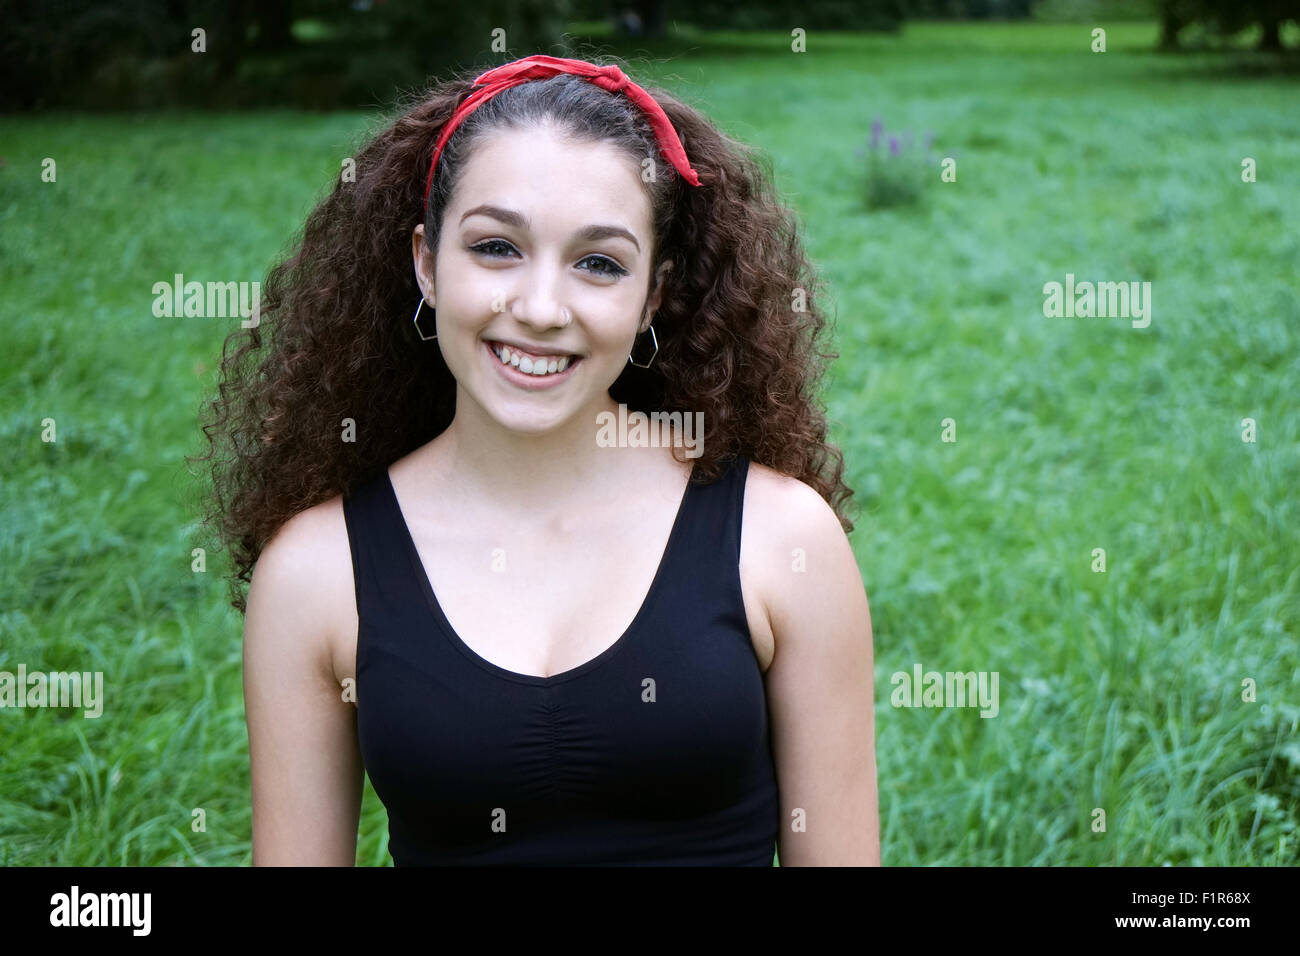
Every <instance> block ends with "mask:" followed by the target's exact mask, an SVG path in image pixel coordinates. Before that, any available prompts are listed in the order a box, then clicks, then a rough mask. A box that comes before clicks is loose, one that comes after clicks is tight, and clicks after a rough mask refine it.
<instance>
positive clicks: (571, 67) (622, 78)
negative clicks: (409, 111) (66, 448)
mask: <svg viewBox="0 0 1300 956" xmlns="http://www.w3.org/2000/svg"><path fill="white" fill-rule="evenodd" d="M559 73H572V74H574V75H576V76H580V77H582V78H583V79H585V80H588V81H589V82H591V83H594V84H596V85H597V86H599V87H600V88H601V89H605V90H609V91H610V92H611V93H620V92H621V93H624V94H626V96H627V98H628V99H630V100H631V101H632V102H633V103H635V104H636V105H637V106H639V107H640V108H641V111H642V112H644V113H645V114H646V118H647V119H648V120H649V121H650V128H651V129H653V130H654V134H655V138H656V139H657V140H658V141H659V149H660V151H661V152H662V153H663V155H664V159H666V160H668V162H670V163H671V164H672V165H673V167H674V168H675V169H676V170H677V171H678V172H679V173H681V174H682V178H683V179H685V180H686V181H687V182H688V183H690V184H691V185H692V186H699V185H701V183H700V177H699V176H698V175H696V173H695V170H694V169H692V168H691V163H690V160H688V159H687V158H686V150H685V149H683V148H682V143H681V140H679V139H678V138H677V131H676V130H674V129H673V124H672V122H671V121H670V120H669V119H668V116H667V114H665V113H664V111H663V109H662V107H660V106H659V104H658V103H656V102H655V99H654V97H653V96H651V95H650V94H649V93H647V92H646V91H645V90H643V89H641V87H639V86H637V85H636V84H635V83H633V82H632V81H631V80H630V79H628V77H627V74H626V73H624V72H623V71H622V70H620V69H619V68H618V67H617V66H613V65H610V66H596V65H595V64H594V63H588V62H587V61H586V60H567V59H564V58H562V57H555V56H546V55H545V54H541V53H539V54H537V55H535V56H526V57H524V58H523V59H521V60H514V61H512V62H510V63H506V64H504V65H502V66H498V67H495V68H493V69H491V70H488V71H487V72H486V73H481V74H479V75H478V76H477V77H475V79H474V85H475V86H478V87H481V88H480V89H476V90H474V91H473V92H471V93H470V94H469V96H467V97H465V100H464V102H462V103H461V104H460V105H459V106H458V107H456V111H455V112H454V113H452V114H451V119H449V120H447V123H446V125H444V126H443V128H442V134H441V135H440V136H439V137H438V144H437V145H436V146H435V147H434V149H433V161H432V162H431V163H429V178H428V180H426V182H425V184H424V202H425V205H428V203H429V189H430V187H432V186H433V171H434V169H436V168H437V166H438V157H439V156H441V155H442V148H443V147H444V146H445V145H447V140H448V139H450V138H451V134H452V133H454V132H455V131H456V127H458V126H459V125H460V124H461V121H462V120H463V119H464V118H465V117H466V116H468V115H469V114H470V113H472V112H473V111H474V110H475V109H476V108H477V107H478V106H479V105H481V104H482V103H485V102H487V101H488V100H490V99H492V97H494V96H496V95H497V94H498V93H500V92H502V91H504V90H508V89H510V87H512V86H518V85H519V84H521V83H527V82H528V81H529V80H544V79H546V78H547V77H550V76H555V75H557V74H559ZM483 84H487V85H483Z"/></svg>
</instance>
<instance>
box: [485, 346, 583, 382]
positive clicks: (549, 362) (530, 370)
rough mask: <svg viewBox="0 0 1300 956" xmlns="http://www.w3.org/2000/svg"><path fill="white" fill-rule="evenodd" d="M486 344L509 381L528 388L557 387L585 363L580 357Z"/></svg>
mask: <svg viewBox="0 0 1300 956" xmlns="http://www.w3.org/2000/svg"><path fill="white" fill-rule="evenodd" d="M485 344H486V345H487V349H488V351H489V352H491V353H492V357H493V359H494V360H495V363H496V365H497V367H498V368H499V369H500V370H501V372H502V374H503V375H504V376H505V378H506V379H507V381H510V382H512V383H514V384H516V385H522V386H524V387H525V388H543V387H546V386H549V385H552V384H558V383H559V382H560V381H563V380H564V379H567V378H568V377H569V376H570V375H571V374H572V373H573V369H574V367H575V366H576V365H578V364H579V363H580V362H581V361H582V358H581V356H578V355H534V354H531V353H528V352H524V351H521V350H520V349H518V348H514V347H513V346H509V345H506V344H504V343H502V342H486V343H485Z"/></svg>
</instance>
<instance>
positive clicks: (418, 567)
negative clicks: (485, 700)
mask: <svg viewBox="0 0 1300 956" xmlns="http://www.w3.org/2000/svg"><path fill="white" fill-rule="evenodd" d="M383 479H384V486H385V487H386V488H387V489H388V499H389V502H390V503H391V505H392V507H393V511H394V513H395V515H396V517H397V523H398V524H399V525H400V526H401V529H402V539H403V542H404V548H405V550H406V555H407V558H408V559H409V560H410V562H411V567H412V570H413V571H414V573H415V576H416V578H417V579H418V580H419V582H420V590H421V592H422V593H423V594H424V600H425V605H426V606H427V609H428V610H429V611H430V612H431V613H432V615H433V618H434V621H435V622H436V623H437V625H438V630H440V631H441V632H442V634H443V636H444V637H445V638H446V639H447V641H448V643H450V644H451V646H452V647H454V648H455V649H456V650H457V651H459V652H460V653H461V654H462V655H463V656H464V657H465V658H467V659H468V660H469V661H470V662H471V663H473V664H475V665H477V666H478V667H480V668H481V669H483V670H485V671H487V672H488V673H490V674H493V675H495V676H497V677H500V678H503V679H505V680H510V681H514V682H516V683H520V684H531V685H533V686H536V687H550V686H553V685H556V684H562V683H564V682H566V681H570V680H573V679H575V678H578V677H581V676H582V675H584V674H586V673H588V672H590V671H592V670H595V669H596V668H597V667H599V666H600V665H602V664H604V663H605V662H606V661H608V660H609V659H610V658H612V657H614V655H615V654H617V653H618V652H619V651H621V650H622V649H623V648H624V647H625V646H627V643H628V638H629V637H630V636H631V634H632V632H633V631H635V630H636V629H637V628H638V627H639V626H641V624H642V621H643V619H644V618H645V617H646V616H647V615H648V614H649V613H650V611H651V609H652V608H653V606H654V604H655V603H656V600H657V598H658V597H659V592H660V590H662V586H663V580H664V578H665V576H666V573H667V568H668V565H669V559H670V558H671V557H672V555H673V550H674V547H675V545H676V543H677V540H678V538H680V537H681V530H682V525H683V523H684V516H685V514H686V507H687V504H688V502H689V501H690V499H691V490H692V488H693V487H694V485H695V468H694V466H692V467H691V474H690V476H689V477H688V478H687V479H686V490H685V491H683V492H682V498H681V501H680V502H679V503H678V505H677V514H676V515H675V516H674V518H673V525H672V528H671V530H669V532H668V541H667V542H666V543H665V544H664V549H663V553H662V554H661V555H660V557H659V565H658V567H656V568H655V574H654V577H653V578H652V579H651V581H650V588H649V590H647V591H646V594H645V597H644V598H643V599H642V600H641V605H640V607H638V608H637V611H636V614H635V615H633V617H632V623H630V624H629V625H628V626H627V628H626V629H624V631H623V633H622V634H620V635H619V636H618V639H617V640H615V641H614V643H613V644H611V645H609V647H607V648H605V649H604V650H603V651H601V652H600V653H599V654H597V655H596V656H595V657H593V658H590V659H589V660H586V661H584V662H583V663H581V664H578V665H577V666H576V667H571V668H569V669H568V670H564V671H560V672H559V673H558V674H551V675H550V676H549V677H542V676H540V675H537V674H523V673H520V672H519V671H512V670H510V669H508V668H505V667H502V666H501V665H499V664H494V663H493V662H492V661H490V660H488V659H487V658H486V657H483V656H482V655H481V654H479V653H478V651H476V650H474V648H472V647H470V646H469V645H468V644H466V643H465V641H464V639H463V638H462V637H461V636H460V635H459V634H457V633H456V629H455V628H454V627H452V626H451V621H450V620H448V618H447V615H446V612H444V611H443V609H442V605H441V604H440V603H439V601H438V596H437V594H435V593H434V590H433V582H432V580H431V579H430V578H429V572H428V569H427V568H425V566H424V561H423V559H422V558H421V557H420V549H419V548H417V547H416V546H415V537H414V535H412V534H411V527H410V525H408V524H407V523H406V515H405V514H404V513H403V512H402V503H401V501H399V500H398V497H397V489H396V488H395V487H394V486H393V479H392V476H391V475H390V474H389V472H388V469H387V468H385V469H384V471H383Z"/></svg>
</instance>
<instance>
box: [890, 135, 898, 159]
mask: <svg viewBox="0 0 1300 956" xmlns="http://www.w3.org/2000/svg"><path fill="white" fill-rule="evenodd" d="M889 155H890V156H897V155H898V137H897V136H891V137H889Z"/></svg>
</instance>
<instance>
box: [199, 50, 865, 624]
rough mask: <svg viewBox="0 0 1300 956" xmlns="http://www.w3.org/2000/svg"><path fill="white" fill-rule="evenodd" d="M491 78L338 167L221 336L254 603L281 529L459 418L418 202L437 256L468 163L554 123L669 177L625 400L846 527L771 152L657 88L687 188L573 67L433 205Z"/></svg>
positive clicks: (703, 466)
mask: <svg viewBox="0 0 1300 956" xmlns="http://www.w3.org/2000/svg"><path fill="white" fill-rule="evenodd" d="M478 72H479V71H477V70H474V71H470V70H465V71H462V72H460V73H459V74H457V75H456V76H455V77H454V78H453V79H450V80H447V81H445V82H442V83H439V84H437V85H434V86H432V87H431V88H429V89H428V90H425V91H423V92H421V93H419V94H417V95H415V96H414V97H409V98H408V99H407V100H406V101H404V102H403V103H402V104H401V106H400V107H399V112H400V115H398V116H397V118H396V119H395V120H393V121H392V122H391V123H390V124H389V125H387V126H386V127H385V128H384V129H382V130H381V131H380V132H379V133H377V134H376V135H374V136H372V137H371V138H370V139H369V141H368V142H367V143H366V144H365V145H364V147H363V148H362V149H361V150H360V151H359V153H358V155H357V156H356V157H355V181H345V180H344V178H343V177H342V176H341V177H340V180H339V181H338V182H336V183H335V185H334V189H333V191H332V192H331V193H330V194H329V195H328V196H327V197H326V198H325V199H323V200H322V201H321V202H320V203H319V204H318V205H317V206H316V208H315V209H314V210H313V211H312V213H311V215H310V216H308V218H307V221H306V223H305V225H304V226H303V229H302V231H301V235H300V236H299V237H298V238H297V239H296V241H295V247H294V251H293V253H292V255H290V256H288V257H287V258H285V259H283V260H282V261H280V262H279V263H277V264H276V265H275V266H274V267H273V268H272V269H271V270H270V272H269V273H268V275H267V277H266V282H265V283H264V286H263V297H262V303H263V304H262V309H261V312H260V316H261V319H260V323H259V324H257V325H254V326H253V327H251V328H247V329H242V328H241V329H239V330H236V331H235V332H234V333H232V334H231V336H230V337H229V338H228V339H227V340H226V342H225V345H224V347H223V350H222V359H221V372H220V375H221V380H220V383H219V386H218V390H217V394H216V396H215V397H214V398H212V399H211V400H209V401H208V402H205V403H204V407H203V417H204V418H205V422H204V424H203V433H204V435H205V436H206V438H207V441H208V448H207V451H206V453H205V454H203V455H202V456H201V457H197V458H192V459H191V460H192V461H198V462H210V467H211V471H212V485H211V488H210V489H209V491H208V493H207V498H206V501H205V505H206V513H205V515H204V522H205V525H207V526H208V527H210V528H214V529H215V532H216V535H217V536H218V537H219V539H220V543H221V544H222V545H223V546H225V547H227V548H229V550H230V554H231V558H232V569H231V574H230V578H229V584H230V590H231V596H232V600H231V604H232V605H233V606H234V607H235V608H237V609H238V610H239V611H241V612H243V611H245V610H246V596H245V589H244V587H243V585H244V584H246V583H247V582H250V581H251V580H252V570H253V565H254V564H255V563H256V561H257V558H258V555H259V554H260V553H261V550H262V548H263V547H265V545H266V543H267V542H268V541H269V540H270V538H271V537H272V535H274V534H275V532H276V531H277V530H278V529H279V528H280V527H281V526H282V525H283V524H284V523H285V522H286V521H288V520H289V519H290V518H291V517H293V516H294V515H295V514H297V513H298V512H300V511H303V510H306V509H307V508H310V507H312V506H313V505H316V504H319V503H321V502H323V501H326V500H328V499H330V498H332V497H333V496H335V495H337V494H340V493H347V492H348V491H350V490H351V489H353V488H354V487H356V486H358V485H359V484H362V483H364V482H365V481H367V480H368V479H370V478H371V477H374V476H376V475H377V474H378V473H379V472H381V471H382V470H384V469H385V468H387V466H388V465H389V464H391V463H392V462H394V461H396V460H397V459H399V458H401V457H402V456H404V455H405V454H407V453H408V452H410V451H412V450H414V449H415V448H417V447H419V446H421V445H423V444H425V443H427V442H429V441H431V440H432V439H433V438H435V437H436V436H437V435H439V434H440V433H441V432H442V431H443V429H445V428H446V427H447V426H448V425H449V424H450V423H451V419H452V415H453V412H454V403H455V395H456V390H455V381H454V379H453V378H452V375H451V373H450V371H449V370H448V368H447V366H446V364H445V362H444V361H443V359H442V356H441V354H440V353H439V351H438V349H437V348H436V347H432V348H430V347H427V346H429V344H430V343H425V342H422V341H421V340H420V339H419V337H418V336H417V334H416V333H415V331H414V330H413V329H412V327H411V323H410V321H409V319H408V316H409V315H410V313H411V304H412V303H414V302H416V301H418V300H419V299H420V297H421V292H420V289H419V286H418V285H417V284H416V279H415V275H414V270H413V268H412V262H411V233H412V231H413V230H414V228H415V226H416V224H417V222H418V216H417V215H416V213H418V212H419V211H420V210H421V208H423V210H424V228H425V234H426V237H427V240H428V243H429V245H430V247H431V248H436V247H437V242H438V233H439V229H440V227H441V225H442V217H443V211H444V210H445V209H446V208H447V207H448V205H449V202H450V197H451V195H452V193H453V191H454V189H455V186H456V183H457V180H458V178H459V176H460V174H461V172H462V170H463V169H464V168H465V163H466V161H467V159H468V157H469V156H470V154H471V153H472V152H473V151H474V149H475V147H476V145H477V144H478V143H479V142H480V140H481V138H482V137H483V136H484V135H485V134H487V133H489V132H491V131H493V130H496V129H499V128H502V127H508V128H530V127H534V126H536V125H538V124H541V123H550V124H553V125H554V126H556V127H558V128H559V129H560V130H561V131H563V132H564V133H566V134H568V135H569V136H571V137H573V138H574V139H576V140H579V141H584V142H597V141H604V142H608V143H610V144H612V145H614V146H615V147H617V148H618V149H620V150H623V151H625V152H626V153H627V154H628V155H629V156H632V157H633V158H634V159H635V160H636V161H637V162H638V164H642V165H644V163H645V160H646V159H647V158H649V159H650V161H651V162H653V163H654V164H655V169H654V172H655V175H653V176H649V177H643V179H647V180H648V181H647V182H646V184H645V185H646V189H647V194H648V196H649V199H650V203H651V210H652V221H653V226H654V246H655V252H654V253H653V254H652V257H651V262H652V263H654V264H656V265H658V264H660V263H662V262H663V261H665V260H670V261H671V262H672V263H673V266H672V269H671V271H670V272H669V278H668V282H667V287H666V289H665V292H664V297H663V301H662V305H661V307H660V309H659V311H658V312H657V313H656V315H655V324H656V327H657V329H656V331H657V338H658V341H659V352H658V354H657V356H656V361H655V362H654V364H653V365H652V366H651V368H649V369H644V368H639V367H637V366H634V365H631V364H629V365H628V366H627V367H626V369H625V371H624V372H623V373H622V374H621V375H620V376H619V378H618V379H617V380H616V381H615V382H614V384H613V385H612V386H611V387H610V389H609V394H610V397H611V398H613V399H614V400H615V401H617V402H620V403H624V404H626V405H627V406H628V408H629V409H631V410H637V411H643V412H647V413H649V412H653V411H664V412H673V411H682V412H695V411H702V412H704V422H705V424H706V431H705V435H704V441H703V443H702V451H701V453H700V456H699V458H698V459H697V460H696V462H695V475H696V477H695V478H694V479H693V480H695V481H697V482H710V481H713V480H715V479H716V478H717V477H718V476H719V474H720V473H721V472H722V470H723V468H724V467H725V465H726V462H727V461H729V460H730V459H731V458H732V457H734V456H735V455H738V454H743V455H745V456H747V457H748V458H749V459H750V460H751V461H754V462H758V463H760V464H763V465H767V466H768V467H770V468H772V469H774V470H776V471H778V472H781V473H783V474H785V475H789V476H792V477H794V478H798V479H800V480H801V481H803V482H805V483H806V484H808V485H809V486H810V487H812V488H814V489H815V490H816V491H817V492H818V493H819V494H820V495H821V496H822V498H824V499H825V500H826V501H827V503H828V504H829V505H830V506H831V508H832V509H833V510H834V511H835V513H836V515H837V517H838V518H839V520H840V523H841V526H842V527H843V528H844V530H845V531H846V532H847V531H852V530H853V523H852V521H851V520H850V519H849V518H848V516H847V514H846V512H845V510H844V509H845V505H846V503H847V501H848V499H849V497H850V496H851V495H852V494H853V492H852V490H851V489H849V488H848V486H847V485H845V483H844V481H843V472H844V460H843V455H842V454H841V452H840V451H839V449H838V448H836V447H835V446H833V445H831V444H828V443H827V441H826V432H827V424H826V417H825V412H824V410H823V409H822V408H821V407H820V405H819V404H818V400H817V391H818V389H819V387H820V382H821V377H822V374H823V372H824V370H825V363H826V361H827V360H830V359H834V358H836V357H837V355H838V353H833V352H826V351H822V350H821V348H820V340H821V337H822V335H823V333H824V331H825V325H826V321H825V319H824V318H823V316H822V314H821V311H820V310H819V308H818V305H817V303H818V301H819V297H820V282H819V280H818V278H817V276H816V274H815V272H814V270H813V267H812V266H811V264H810V263H809V261H808V259H807V257H806V255H805V253H804V250H803V247H802V243H801V242H800V239H799V234H798V227H797V224H796V220H795V217H794V214H793V213H792V212H791V211H790V210H788V209H787V208H785V207H784V206H782V205H781V204H780V203H779V202H778V201H777V200H776V198H775V196H774V189H773V187H772V185H771V174H770V172H769V171H768V170H767V169H765V168H764V167H763V166H761V165H760V161H759V160H758V159H757V158H756V153H755V151H754V150H753V149H752V148H751V147H748V146H746V145H744V144H742V143H740V142H738V141H736V140H734V139H732V138H730V137H728V136H727V135H726V134H724V133H722V132H721V131H720V130H718V129H717V128H716V127H715V126H714V125H713V124H712V123H711V122H709V120H707V119H706V118H705V117H704V116H703V115H702V114H701V113H699V112H698V111H696V110H695V109H693V108H692V107H690V106H687V105H686V104H684V103H682V102H681V101H679V100H677V99H676V98H674V97H673V96H672V95H670V94H668V93H666V92H663V91H661V90H658V89H656V88H653V87H644V85H643V88H645V89H646V91H647V92H648V93H650V95H651V96H653V97H654V98H655V100H656V101H657V102H658V103H659V104H660V105H661V106H662V108H663V110H664V112H665V113H666V114H667V116H668V118H669V119H670V120H671V121H672V124H673V126H674V127H675V128H676V130H677V132H678V136H679V138H680V139H681V141H682V144H683V145H684V146H685V148H686V151H687V154H688V156H689V158H690V162H691V165H692V166H693V167H694V169H695V170H696V171H697V172H698V174H699V177H700V180H701V183H702V185H701V186H699V187H693V186H690V185H688V184H686V183H684V182H683V181H682V180H681V177H680V176H679V175H678V174H677V172H676V171H675V170H674V169H673V168H672V167H671V166H670V165H669V164H668V163H667V162H666V161H665V160H664V159H663V158H662V156H661V155H660V153H659V150H658V145H657V141H656V140H655V137H654V134H653V132H652V130H651V129H650V126H649V124H648V123H647V122H646V119H645V117H644V115H643V114H642V113H641V112H640V111H639V110H638V108H637V107H636V106H635V105H634V104H632V103H631V102H630V101H629V100H628V99H627V98H626V97H625V96H622V95H617V94H611V93H609V92H607V91H605V90H603V89H600V88H599V87H596V86H595V85H593V84H592V83H589V82H587V81H585V80H582V79H580V78H578V77H575V76H572V75H569V74H560V75H558V76H554V77H551V78H548V79H545V80H537V81H532V82H528V83H524V84H521V85H519V86H516V87H513V88H511V89H508V90H506V91H505V92H503V93H500V94H498V95H497V96H495V97H493V98H492V99H491V100H489V101H488V102H486V103H484V104H483V105H481V106H479V107H478V108H476V109H475V110H474V111H473V112H472V113H470V114H469V116H468V117H467V118H466V119H465V121H464V122H463V123H462V124H461V125H460V127H459V128H457V129H456V131H455V132H454V133H453V135H452V136H451V138H450V139H449V140H448V143H447V145H446V147H445V148H444V150H443V152H442V154H441V156H440V158H439V161H438V167H437V170H436V175H435V177H434V181H433V185H432V188H431V189H430V194H429V198H428V202H427V204H426V203H424V201H423V194H424V188H425V182H426V177H427V175H428V169H429V163H430V161H431V159H432V155H433V148H434V143H435V141H436V139H437V136H438V134H439V132H440V131H441V129H442V127H443V124H444V123H446V121H447V120H448V119H449V118H450V116H451V114H452V112H453V111H454V110H455V108H456V106H457V105H458V104H459V103H460V101H461V99H462V98H463V97H464V96H465V95H466V94H467V93H469V92H470V90H471V89H472V88H473V77H474V76H475V75H477V73H478ZM652 272H653V269H652ZM796 306H797V307H796ZM362 415H365V416H366V419H367V422H368V424H369V427H366V428H361V429H357V430H356V440H355V441H348V442H344V441H340V440H339V435H340V427H341V422H342V420H343V419H344V418H346V417H352V418H354V419H356V418H359V417H360V416H362ZM674 454H675V453H674Z"/></svg>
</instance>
